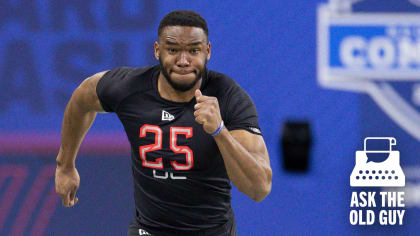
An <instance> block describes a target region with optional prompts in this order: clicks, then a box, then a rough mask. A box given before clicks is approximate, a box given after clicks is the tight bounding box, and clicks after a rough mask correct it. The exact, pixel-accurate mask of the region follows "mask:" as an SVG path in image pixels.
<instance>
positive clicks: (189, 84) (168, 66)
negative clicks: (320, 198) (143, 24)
mask: <svg viewBox="0 0 420 236" xmlns="http://www.w3.org/2000/svg"><path fill="white" fill-rule="evenodd" d="M154 48H155V57H156V59H158V60H159V63H160V65H161V68H162V74H163V76H164V77H165V78H166V80H167V81H168V83H169V84H170V85H171V86H172V87H173V88H174V89H175V90H178V91H182V92H185V91H188V90H190V89H192V88H193V87H194V85H195V84H196V83H197V82H198V81H199V80H200V79H201V75H202V72H203V70H204V69H205V67H206V63H207V60H208V59H210V43H208V42H207V36H206V34H205V33H204V31H203V29H201V28H198V27H187V26H167V27H165V28H164V29H163V31H162V33H161V35H160V37H159V43H157V42H155V45H154Z"/></svg>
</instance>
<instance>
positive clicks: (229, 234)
mask: <svg viewBox="0 0 420 236" xmlns="http://www.w3.org/2000/svg"><path fill="white" fill-rule="evenodd" d="M158 231H159V232H155V231H154V232H153V233H152V232H151V230H146V229H145V228H144V227H141V226H140V225H139V224H138V223H137V221H136V220H133V222H131V224H130V227H129V228H128V232H127V236H177V235H180V236H181V235H182V236H190V235H191V236H237V232H236V223H235V218H232V219H231V220H229V221H228V222H226V223H225V224H223V225H220V226H218V227H215V228H210V229H205V230H196V231H166V230H158Z"/></svg>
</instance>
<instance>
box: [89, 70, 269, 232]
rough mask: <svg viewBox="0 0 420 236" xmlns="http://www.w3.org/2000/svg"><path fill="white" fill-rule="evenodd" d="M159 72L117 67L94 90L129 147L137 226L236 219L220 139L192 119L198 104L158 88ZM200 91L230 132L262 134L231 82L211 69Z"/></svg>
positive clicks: (188, 227)
mask: <svg viewBox="0 0 420 236" xmlns="http://www.w3.org/2000/svg"><path fill="white" fill-rule="evenodd" d="M159 72H160V66H159V65H157V66H153V67H140V68H129V67H119V68H116V69H114V70H111V71H109V72H107V73H106V74H105V75H104V76H103V77H102V79H101V80H100V81H99V83H98V85H97V88H96V91H97V94H98V98H99V100H100V102H101V104H102V107H103V108H104V109H105V111H107V112H115V113H116V114H117V115H118V117H119V119H120V120H121V122H122V124H123V126H124V129H125V132H126V133H127V137H128V139H129V141H130V144H131V153H132V154H131V157H132V171H133V177H134V195H135V205H136V221H137V222H136V223H138V224H139V225H140V226H142V227H144V229H146V230H147V231H149V232H151V233H155V234H157V235H159V233H160V232H162V230H164V231H163V232H182V231H192V232H194V231H196V232H198V231H197V230H200V232H201V231H202V230H206V229H209V228H215V227H218V226H221V225H223V224H225V223H226V222H228V221H229V220H234V219H233V218H234V216H233V211H232V208H231V204H230V200H231V195H230V189H231V185H230V181H229V178H228V176H227V173H226V169H225V165H224V162H223V159H222V156H221V154H220V151H219V149H218V147H217V145H216V142H215V141H214V138H213V137H212V136H210V135H209V134H207V133H206V132H205V131H204V130H203V128H202V125H200V124H198V123H197V122H196V121H195V119H194V114H193V113H194V105H195V104H196V100H195V98H193V99H192V100H191V101H190V102H173V101H168V100H166V99H164V98H162V97H161V96H160V95H159V93H158V89H157V78H158V75H159ZM200 90H201V91H202V93H203V95H206V96H214V97H216V98H217V99H218V102H219V106H220V111H221V116H222V119H223V121H224V123H225V126H226V127H227V129H228V130H234V129H244V130H248V131H249V132H251V133H254V134H261V133H260V129H259V125H258V120H257V112H256V109H255V105H254V103H253V102H252V100H251V98H250V97H249V96H248V95H247V93H246V92H245V91H244V90H243V89H242V88H241V87H240V86H239V85H238V84H237V83H235V82H234V81H233V80H232V79H230V78H229V77H227V76H226V75H223V74H221V73H218V72H215V71H209V70H206V71H205V72H204V73H203V81H202V84H201V88H200Z"/></svg>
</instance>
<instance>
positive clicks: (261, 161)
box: [194, 90, 272, 202]
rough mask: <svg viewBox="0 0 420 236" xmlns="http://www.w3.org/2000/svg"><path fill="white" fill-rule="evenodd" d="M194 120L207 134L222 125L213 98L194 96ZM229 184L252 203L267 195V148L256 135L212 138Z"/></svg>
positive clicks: (235, 133) (233, 133)
mask: <svg viewBox="0 0 420 236" xmlns="http://www.w3.org/2000/svg"><path fill="white" fill-rule="evenodd" d="M195 96H196V100H197V104H196V105H195V107H194V108H195V112H194V116H195V119H196V121H197V122H198V123H200V124H202V125H203V129H204V131H205V132H207V133H209V134H211V133H213V132H215V131H216V130H217V128H218V127H219V124H220V122H221V121H222V118H221V115H220V109H219V104H218V101H217V98H215V97H209V96H203V95H202V94H201V92H200V90H197V91H196V93H195ZM214 139H215V141H216V144H217V146H218V147H219V150H220V153H221V154H222V157H223V161H224V163H225V167H226V170H227V173H228V175H229V178H230V180H231V181H232V183H233V184H234V185H235V186H236V187H237V188H238V189H239V190H240V191H241V192H243V193H244V194H246V195H248V196H249V197H250V198H251V199H252V200H254V201H257V202H259V201H262V200H263V199H264V198H265V197H266V196H267V195H268V194H269V193H270V191H271V177H272V171H271V168H270V159H269V157H268V152H267V147H266V145H265V143H264V139H263V138H262V136H260V135H256V134H252V133H250V132H248V131H246V130H233V131H230V132H229V131H228V130H227V129H226V128H223V129H222V131H221V132H220V133H219V134H217V135H216V136H215V137H214Z"/></svg>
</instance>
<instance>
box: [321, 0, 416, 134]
mask: <svg viewBox="0 0 420 236" xmlns="http://www.w3.org/2000/svg"><path fill="white" fill-rule="evenodd" d="M357 2H363V1H344V0H341V1H340V0H330V2H329V3H328V4H323V5H321V6H320V7H319V8H318V22H317V24H318V26H317V31H318V32H317V37H318V38H317V47H318V48H317V54H318V58H317V63H318V65H317V73H318V75H317V77H318V81H319V83H320V84H321V86H324V87H326V88H332V89H344V90H350V91H355V92H362V93H367V94H368V95H369V96H370V97H371V98H372V99H373V101H375V102H376V104H377V105H378V106H379V107H380V108H381V109H382V110H383V111H384V112H385V113H386V114H387V115H388V116H389V117H390V118H391V119H392V120H393V121H394V122H395V123H396V124H398V125H399V126H400V127H401V128H402V129H403V130H405V131H406V132H407V133H409V134H411V135H412V136H413V137H414V138H416V139H417V140H419V141H420V113H419V111H418V110H417V108H416V106H417V107H418V106H420V82H419V80H420V14H418V13H404V12H398V13H397V12H392V13H378V12H376V13H355V12H352V4H357ZM399 2H400V3H401V4H410V5H411V7H412V8H414V9H415V10H417V12H419V10H420V8H419V5H420V4H419V3H420V1H417V0H410V1H409V0H405V1H403V0H399ZM409 2H410V3H409ZM407 85H409V87H407ZM407 88H409V89H410V90H411V96H408V97H407V96H405V97H404V96H402V95H401V94H400V93H399V92H400V91H401V89H407Z"/></svg>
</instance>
